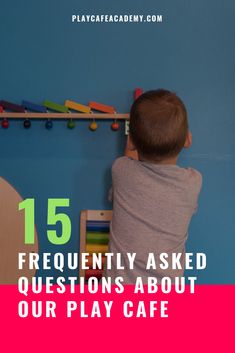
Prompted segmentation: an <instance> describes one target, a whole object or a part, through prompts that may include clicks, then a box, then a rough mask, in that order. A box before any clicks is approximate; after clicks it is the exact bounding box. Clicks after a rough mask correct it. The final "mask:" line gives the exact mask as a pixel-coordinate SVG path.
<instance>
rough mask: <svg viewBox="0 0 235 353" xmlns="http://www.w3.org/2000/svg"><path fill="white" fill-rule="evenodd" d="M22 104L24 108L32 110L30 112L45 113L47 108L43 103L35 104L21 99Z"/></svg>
mask: <svg viewBox="0 0 235 353" xmlns="http://www.w3.org/2000/svg"><path fill="white" fill-rule="evenodd" d="M22 105H23V107H24V108H25V109H27V110H29V111H32V112H37V113H46V112H47V108H46V107H44V106H43V105H39V104H35V103H32V102H29V101H24V100H23V101H22Z"/></svg>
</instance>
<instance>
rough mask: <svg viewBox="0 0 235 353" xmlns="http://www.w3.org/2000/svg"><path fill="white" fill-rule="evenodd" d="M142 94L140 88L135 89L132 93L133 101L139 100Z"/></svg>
mask: <svg viewBox="0 0 235 353" xmlns="http://www.w3.org/2000/svg"><path fill="white" fill-rule="evenodd" d="M142 94H143V90H142V88H136V89H135V91H134V100H136V99H137V98H139V97H140V96H141V95H142Z"/></svg>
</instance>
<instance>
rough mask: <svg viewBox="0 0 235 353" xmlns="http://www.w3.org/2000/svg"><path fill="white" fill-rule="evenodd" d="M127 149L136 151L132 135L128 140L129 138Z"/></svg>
mask: <svg viewBox="0 0 235 353" xmlns="http://www.w3.org/2000/svg"><path fill="white" fill-rule="evenodd" d="M127 148H128V149H129V150H130V151H135V150H136V147H135V145H134V144H133V142H132V139H131V137H130V135H128V138H127Z"/></svg>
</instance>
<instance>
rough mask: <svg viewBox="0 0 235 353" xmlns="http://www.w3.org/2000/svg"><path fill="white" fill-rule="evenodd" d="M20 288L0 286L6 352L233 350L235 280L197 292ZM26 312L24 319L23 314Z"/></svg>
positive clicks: (199, 289) (202, 286) (132, 288)
mask: <svg viewBox="0 0 235 353" xmlns="http://www.w3.org/2000/svg"><path fill="white" fill-rule="evenodd" d="M57 289H58V287H51V288H50V291H52V292H53V293H47V294H46V293H45V287H44V288H43V293H39V294H33V293H32V292H31V287H30V288H29V291H28V293H27V294H28V295H27V296H26V295H25V294H26V293H25V294H20V293H19V291H18V286H13V285H12V286H3V285H2V286H0V290H1V308H0V309H1V351H2V352H13V351H19V352H32V351H34V352H39V351H40V350H41V351H42V352H43V351H44V352H49V351H50V352H62V351H66V352H68V351H80V349H81V350H86V351H87V352H93V351H94V352H105V351H111V350H112V351H113V350H114V351H115V352H116V351H120V352H124V351H128V350H130V352H132V351H134V352H141V351H143V350H147V349H149V350H151V351H154V352H157V351H164V352H168V351H169V352H197V351H198V352H211V351H213V352H221V351H222V352H231V351H233V350H234V347H235V345H234V315H235V305H234V299H235V285H196V287H195V293H194V294H191V293H190V292H189V287H187V288H186V291H185V293H183V294H176V293H175V292H174V290H172V291H171V293H170V294H163V293H159V291H158V292H157V293H152V294H148V293H147V287H146V286H145V287H144V290H145V291H146V293H142V294H134V286H125V290H124V293H121V294H118V293H115V292H114V291H112V293H110V294H107V293H105V294H102V293H101V288H100V289H99V292H98V293H94V294H90V293H88V292H87V290H85V293H80V287H79V286H76V287H75V293H74V294H71V293H69V290H68V291H67V290H66V292H65V293H63V294H60V293H58V292H57ZM20 316H22V317H20Z"/></svg>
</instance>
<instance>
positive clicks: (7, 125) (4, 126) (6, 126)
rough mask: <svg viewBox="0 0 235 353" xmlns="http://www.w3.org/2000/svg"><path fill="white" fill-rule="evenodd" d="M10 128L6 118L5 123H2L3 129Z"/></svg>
mask: <svg viewBox="0 0 235 353" xmlns="http://www.w3.org/2000/svg"><path fill="white" fill-rule="evenodd" d="M8 127H9V121H8V120H7V119H5V118H4V119H3V121H2V128H3V129H8Z"/></svg>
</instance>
